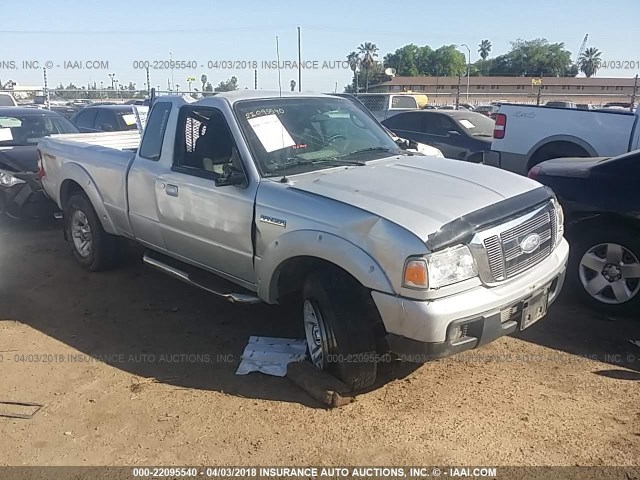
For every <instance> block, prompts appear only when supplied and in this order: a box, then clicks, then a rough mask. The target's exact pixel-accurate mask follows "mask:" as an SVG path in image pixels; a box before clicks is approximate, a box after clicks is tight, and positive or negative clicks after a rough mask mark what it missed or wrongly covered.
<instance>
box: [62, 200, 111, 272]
mask: <svg viewBox="0 0 640 480" xmlns="http://www.w3.org/2000/svg"><path fill="white" fill-rule="evenodd" d="M64 228H65V238H66V239H67V242H69V246H70V248H71V251H72V253H73V256H74V258H75V259H76V260H77V262H78V263H79V264H80V265H82V266H83V267H84V268H85V269H87V270H89V271H91V272H98V271H100V270H107V269H109V268H112V267H113V266H114V265H115V264H116V263H117V262H118V260H119V258H120V241H119V240H120V239H119V238H118V237H116V236H114V235H110V234H108V233H107V232H105V231H104V228H103V227H102V223H100V220H99V219H98V215H97V214H96V211H95V210H94V208H93V205H91V201H90V200H89V198H88V197H87V196H86V195H85V194H84V193H76V194H74V195H73V196H72V197H71V198H70V199H69V201H68V202H67V205H66V206H65V209H64ZM74 235H75V236H74Z"/></svg>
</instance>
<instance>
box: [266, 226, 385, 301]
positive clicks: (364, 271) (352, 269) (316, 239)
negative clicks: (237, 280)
mask: <svg viewBox="0 0 640 480" xmlns="http://www.w3.org/2000/svg"><path fill="white" fill-rule="evenodd" d="M294 257H315V258H318V259H321V260H325V261H327V262H330V263H333V264H334V265H336V266H338V267H340V268H342V269H343V270H345V271H347V272H349V274H351V275H352V276H353V277H354V278H356V280H358V281H359V282H360V283H361V284H362V285H363V286H364V287H366V288H369V289H372V290H377V291H381V292H387V293H391V294H393V288H392V286H391V282H389V279H388V278H387V275H386V274H385V272H384V271H383V270H382V268H380V265H378V263H377V262H376V261H375V260H374V259H373V258H372V257H371V256H370V255H369V254H368V253H367V252H365V251H364V250H362V249H361V248H360V247H358V246H357V245H355V244H353V243H351V242H349V241H347V240H345V239H343V238H341V237H338V236H336V235H333V234H331V233H326V232H321V231H316V230H297V231H294V232H291V233H286V234H284V235H282V236H280V237H278V238H277V239H276V240H274V241H273V242H272V243H271V244H269V245H268V246H267V247H266V248H265V250H264V254H263V255H262V257H261V258H260V259H259V260H256V274H257V275H256V276H257V279H258V295H259V296H260V298H262V299H264V300H266V301H267V302H268V303H275V302H276V301H277V296H278V279H279V275H280V270H281V268H282V266H283V265H284V263H285V262H286V261H287V260H289V259H291V258H294Z"/></svg>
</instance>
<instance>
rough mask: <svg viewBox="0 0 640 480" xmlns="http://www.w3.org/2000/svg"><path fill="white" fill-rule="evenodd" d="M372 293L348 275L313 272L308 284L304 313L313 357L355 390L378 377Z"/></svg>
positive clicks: (314, 361)
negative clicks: (368, 302)
mask: <svg viewBox="0 0 640 480" xmlns="http://www.w3.org/2000/svg"><path fill="white" fill-rule="evenodd" d="M366 295H368V293H367V292H366V291H365V290H364V289H363V287H362V286H361V285H360V284H359V283H358V282H356V281H355V280H354V279H352V278H351V277H349V276H348V275H346V274H344V273H342V272H339V271H333V270H325V271H320V272H314V273H311V274H310V275H309V276H308V277H307V279H306V281H305V285H304V290H303V299H302V314H303V320H304V327H305V336H306V340H307V347H308V351H309V357H310V359H311V361H312V362H313V364H314V365H315V366H316V367H317V368H319V369H321V370H326V371H328V372H329V373H331V374H333V375H335V376H336V377H337V378H339V379H340V380H341V381H342V382H344V383H345V384H346V385H347V387H348V388H349V389H351V390H359V389H362V388H365V387H368V386H370V385H372V384H373V383H374V382H375V379H376V373H377V364H376V342H375V335H374V328H373V321H372V319H371V316H370V313H369V311H370V310H369V308H368V306H367V302H366V297H365V296H366Z"/></svg>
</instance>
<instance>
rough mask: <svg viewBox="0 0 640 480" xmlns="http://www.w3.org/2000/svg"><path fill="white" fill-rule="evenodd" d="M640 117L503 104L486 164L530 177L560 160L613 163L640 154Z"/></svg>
mask: <svg viewBox="0 0 640 480" xmlns="http://www.w3.org/2000/svg"><path fill="white" fill-rule="evenodd" d="M639 115H640V113H639V112H638V111H636V112H635V114H634V113H631V112H628V111H623V110H579V109H572V108H552V107H537V106H532V105H515V104H503V105H502V106H501V107H500V110H498V114H497V116H496V125H495V130H494V133H493V142H492V144H491V151H489V152H485V154H484V164H485V165H492V166H494V167H499V168H502V169H505V170H510V171H512V172H516V173H519V174H521V175H526V174H527V173H528V172H529V170H531V168H533V167H534V166H535V165H537V164H539V163H541V162H543V161H545V160H549V159H552V158H560V157H613V156H616V155H621V154H623V153H626V152H629V151H631V150H636V149H638V148H640V144H639V143H638V142H639V139H640V126H639V125H638V118H639Z"/></svg>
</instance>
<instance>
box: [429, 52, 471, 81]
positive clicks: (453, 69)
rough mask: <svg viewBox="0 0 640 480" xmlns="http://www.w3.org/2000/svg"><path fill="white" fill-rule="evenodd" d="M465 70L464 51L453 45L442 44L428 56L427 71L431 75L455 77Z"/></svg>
mask: <svg viewBox="0 0 640 480" xmlns="http://www.w3.org/2000/svg"><path fill="white" fill-rule="evenodd" d="M466 71H467V60H466V58H465V55H464V53H462V52H460V51H458V49H457V48H456V46H455V45H443V46H442V47H440V48H438V49H436V50H434V51H433V54H432V55H431V56H430V58H429V72H430V74H431V75H434V74H435V75H438V76H444V77H457V76H458V75H462V74H463V73H466Z"/></svg>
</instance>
